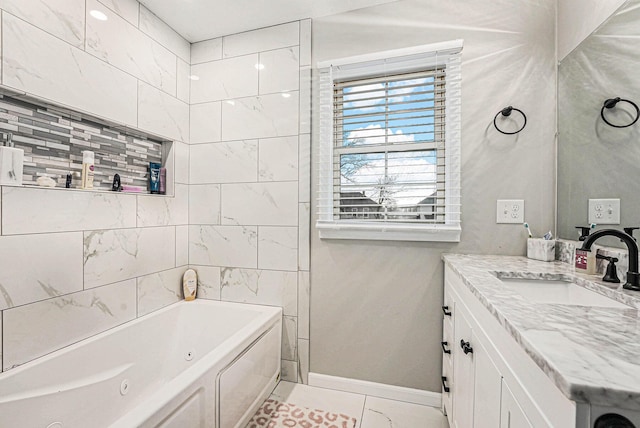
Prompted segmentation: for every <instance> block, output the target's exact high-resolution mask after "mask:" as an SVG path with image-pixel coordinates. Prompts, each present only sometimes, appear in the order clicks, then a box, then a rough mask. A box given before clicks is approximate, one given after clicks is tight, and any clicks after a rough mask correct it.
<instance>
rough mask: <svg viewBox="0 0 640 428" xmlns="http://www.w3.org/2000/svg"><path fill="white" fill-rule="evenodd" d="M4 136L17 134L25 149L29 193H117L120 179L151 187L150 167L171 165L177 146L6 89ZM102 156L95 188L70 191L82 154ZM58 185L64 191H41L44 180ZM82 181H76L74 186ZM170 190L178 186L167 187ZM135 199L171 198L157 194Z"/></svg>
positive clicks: (1, 118)
mask: <svg viewBox="0 0 640 428" xmlns="http://www.w3.org/2000/svg"><path fill="white" fill-rule="evenodd" d="M0 132H2V133H9V132H10V133H12V134H13V136H14V139H13V140H14V143H15V146H16V147H18V148H21V149H24V150H25V155H24V158H25V162H24V174H23V177H25V178H24V179H23V180H24V181H25V182H24V185H23V187H24V188H38V189H59V190H78V191H82V192H99V193H115V192H113V191H111V185H112V182H113V176H114V174H116V173H117V174H119V175H120V177H121V180H122V184H123V185H134V186H141V187H146V186H147V181H148V166H149V162H159V163H161V164H162V165H166V164H167V161H168V160H169V156H170V154H171V148H172V144H173V141H172V140H168V139H166V138H163V137H159V136H157V135H154V134H151V133H148V132H145V131H141V130H139V129H135V128H132V127H130V126H126V125H122V124H119V123H115V122H112V121H109V120H105V119H103V118H99V117H96V116H93V115H90V114H86V113H82V112H78V111H76V110H73V109H70V108H67V107H64V106H60V105H57V104H55V103H52V102H50V101H47V100H43V99H40V98H38V97H35V96H33V95H30V94H25V93H22V92H16V91H15V90H12V89H11V88H7V87H6V86H1V85H0ZM83 150H91V151H93V152H95V154H96V163H95V164H96V175H95V179H94V180H95V181H94V185H96V186H97V187H95V188H94V189H78V188H76V189H66V188H64V182H65V178H66V174H68V173H69V172H71V173H79V172H80V171H81V169H82V151H83ZM42 175H46V176H49V177H51V178H53V179H55V180H56V182H57V185H58V187H55V188H47V187H40V186H38V185H37V184H36V183H35V180H36V179H37V177H38V176H42ZM76 180H78V181H79V179H77V178H75V177H74V181H76ZM167 185H168V187H169V189H168V190H171V189H172V188H173V183H167ZM118 193H120V194H128V195H129V194H131V195H150V196H164V197H166V196H171V195H157V194H151V193H148V192H146V193H128V192H127V193H125V192H118Z"/></svg>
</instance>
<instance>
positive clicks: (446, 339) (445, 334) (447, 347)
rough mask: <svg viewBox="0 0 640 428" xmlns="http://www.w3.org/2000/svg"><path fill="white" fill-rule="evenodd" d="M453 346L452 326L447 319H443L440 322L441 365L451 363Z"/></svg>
mask: <svg viewBox="0 0 640 428" xmlns="http://www.w3.org/2000/svg"><path fill="white" fill-rule="evenodd" d="M453 345H454V343H453V324H452V323H451V321H449V320H448V319H444V320H443V321H442V361H443V362H442V364H444V363H445V362H449V363H450V364H452V363H453V359H452V358H453V351H452V348H453ZM447 351H448V352H447Z"/></svg>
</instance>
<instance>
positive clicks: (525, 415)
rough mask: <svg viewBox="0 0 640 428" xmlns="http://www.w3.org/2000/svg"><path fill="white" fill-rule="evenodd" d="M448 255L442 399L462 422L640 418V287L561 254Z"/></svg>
mask: <svg viewBox="0 0 640 428" xmlns="http://www.w3.org/2000/svg"><path fill="white" fill-rule="evenodd" d="M443 260H444V262H445V280H444V282H445V289H444V303H443V338H442V349H443V364H442V385H443V388H442V397H443V400H442V406H443V411H444V412H445V413H446V414H447V417H448V419H449V424H450V426H451V427H452V428H467V427H475V428H480V427H501V428H503V427H505V428H506V427H513V428H522V427H561V428H565V427H566V428H568V427H576V428H587V427H589V428H591V427H598V428H599V427H600V425H597V424H596V421H597V420H598V418H600V417H602V415H614V416H610V417H615V418H620V417H624V418H627V420H628V421H629V422H631V423H632V424H635V427H640V358H638V357H639V356H640V317H639V315H638V314H639V310H638V308H640V293H637V292H632V291H622V292H619V291H616V290H614V289H612V288H610V287H611V285H608V286H607V285H606V283H602V282H600V281H598V280H595V279H594V278H598V277H594V276H587V275H583V274H577V273H575V272H574V270H573V268H572V267H571V266H570V265H568V264H566V263H561V262H551V263H548V262H540V261H535V260H530V259H527V258H525V257H513V256H481V255H456V254H446V255H444V256H443ZM619 420H620V419H618V421H619ZM618 421H616V422H618ZM600 422H602V419H600ZM602 426H603V427H604V426H621V427H626V426H627V425H602ZM628 426H629V427H634V425H628Z"/></svg>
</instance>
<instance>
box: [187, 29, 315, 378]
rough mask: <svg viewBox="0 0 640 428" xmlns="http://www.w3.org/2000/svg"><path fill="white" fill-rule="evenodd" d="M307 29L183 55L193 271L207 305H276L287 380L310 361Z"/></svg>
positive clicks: (235, 38) (228, 40) (252, 35)
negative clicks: (188, 78)
mask: <svg viewBox="0 0 640 428" xmlns="http://www.w3.org/2000/svg"><path fill="white" fill-rule="evenodd" d="M310 31H311V22H310V21H309V20H305V21H300V22H298V21H296V22H292V23H288V24H283V25H278V26H275V27H268V28H264V29H259V30H255V31H249V32H246V33H240V34H234V35H229V36H225V37H223V38H219V39H213V40H207V41H204V42H199V43H195V44H193V45H192V51H191V52H192V60H191V61H192V66H191V73H192V74H193V75H194V76H198V80H194V81H193V82H192V83H191V146H190V174H189V182H190V186H189V187H190V201H189V202H190V210H189V212H190V218H189V224H190V226H189V263H190V264H191V265H192V266H193V267H194V268H195V269H196V270H197V271H198V273H199V274H200V276H201V277H202V278H203V283H206V284H208V287H206V295H205V296H206V298H211V299H221V300H225V301H232V302H248V303H258V304H266V305H275V306H281V307H282V308H283V311H284V319H283V343H282V359H283V360H282V378H283V379H285V380H290V381H294V382H295V381H298V380H299V379H300V380H305V379H306V373H307V371H308V370H307V367H308V354H309V315H308V313H309V175H310V171H309V153H310V135H309V132H310V128H309V125H310V123H309V122H310V120H309V114H310V107H309V94H310V80H309V75H310V67H309V66H310V64H311V62H310V61H311V45H310ZM256 64H262V65H263V68H261V69H258V68H256ZM201 297H203V295H201Z"/></svg>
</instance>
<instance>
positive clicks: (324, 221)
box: [316, 40, 463, 242]
mask: <svg viewBox="0 0 640 428" xmlns="http://www.w3.org/2000/svg"><path fill="white" fill-rule="evenodd" d="M462 43H463V41H462V40H455V41H451V42H444V43H437V44H431V45H424V46H418V47H413V48H405V49H399V50H395V51H385V52H380V53H376V54H368V55H362V56H358V57H350V58H343V59H340V60H334V61H325V62H321V63H318V69H319V72H320V111H321V116H320V134H321V135H320V144H319V150H320V153H319V156H318V160H319V165H318V167H319V174H318V176H319V194H318V196H319V197H318V221H317V222H316V228H317V229H318V232H319V235H320V238H321V239H373V240H400V241H443V242H459V240H460V233H461V227H460V65H459V61H460V55H459V53H460V51H461V50H462ZM443 66H444V67H445V69H446V73H447V75H446V78H445V82H444V84H445V94H446V95H445V96H446V102H445V105H444V111H445V116H446V120H445V123H444V136H445V139H444V140H445V141H444V152H445V156H444V169H445V174H444V176H445V185H444V189H446V190H445V194H444V199H445V203H444V211H445V214H444V219H443V220H442V221H441V222H427V220H424V221H425V222H418V221H415V222H407V223H404V222H386V221H380V222H376V221H372V220H367V221H362V220H361V221H358V220H357V215H356V216H354V217H356V218H355V219H336V218H335V212H336V211H335V210H336V208H337V210H338V216H339V212H340V207H339V205H338V206H337V207H336V206H335V204H334V192H335V189H334V183H333V180H334V179H335V175H336V173H337V175H338V177H339V176H340V170H339V169H336V168H335V165H336V163H335V159H336V158H335V156H340V155H341V154H345V153H350V152H360V153H362V152H364V153H374V152H375V153H380V152H381V151H380V146H378V147H377V148H370V149H367V148H361V147H357V148H351V147H348V148H347V147H340V148H337V147H336V146H335V142H334V132H335V129H336V128H335V120H336V119H335V116H334V113H333V107H334V106H333V88H334V82H338V81H339V82H344V81H345V80H348V79H350V80H359V79H362V80H364V79H367V78H371V77H375V76H380V75H384V73H389V72H393V73H397V74H402V73H410V72H415V71H424V70H428V69H432V68H437V67H443ZM390 70H391V71H390ZM323 73H324V74H323ZM334 73H335V74H334ZM329 93H330V96H327V95H328V94H329ZM323 95H324V96H323ZM440 108H441V107H440ZM323 114H324V115H323ZM329 115H330V117H329ZM436 140H437V139H436ZM412 144H413V143H412ZM409 145H410V144H407V146H409ZM399 148H400V147H399ZM402 149H404V151H415V150H418V149H425V150H432V149H436V150H438V147H437V145H436V144H435V143H428V142H427V143H418V144H415V145H412V146H411V147H404V148H400V150H399V151H402ZM440 150H442V148H440ZM395 151H396V150H393V152H395ZM436 156H437V152H436ZM338 159H339V158H338ZM338 165H339V162H338ZM338 168H339V167H338ZM438 196H439V195H437V196H436V197H438ZM437 215H438V213H436V216H437ZM426 216H427V215H425V216H424V217H426ZM418 218H419V219H422V218H423V216H422V215H421V213H420V212H418Z"/></svg>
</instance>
